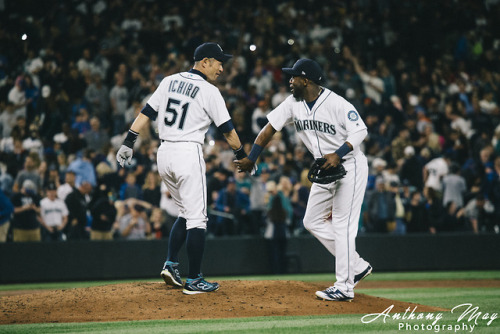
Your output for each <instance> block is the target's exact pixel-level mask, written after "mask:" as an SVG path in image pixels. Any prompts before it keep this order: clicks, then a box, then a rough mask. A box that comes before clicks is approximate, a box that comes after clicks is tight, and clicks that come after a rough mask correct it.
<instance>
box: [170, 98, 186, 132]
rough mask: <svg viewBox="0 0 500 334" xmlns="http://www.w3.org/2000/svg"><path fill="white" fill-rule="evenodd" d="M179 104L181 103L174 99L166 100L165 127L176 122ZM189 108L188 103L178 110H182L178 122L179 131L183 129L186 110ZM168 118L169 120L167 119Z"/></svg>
mask: <svg viewBox="0 0 500 334" xmlns="http://www.w3.org/2000/svg"><path fill="white" fill-rule="evenodd" d="M180 104H181V101H179V100H176V99H168V102H167V110H166V112H167V114H166V116H165V125H166V126H173V125H174V124H175V122H176V121H177V116H178V115H179V111H178V110H179V106H180ZM188 108H189V102H187V103H184V104H183V105H182V107H180V109H182V114H181V119H180V121H179V126H178V128H179V130H182V128H183V127H184V121H185V120H186V114H187V110H188ZM169 118H170V119H169Z"/></svg>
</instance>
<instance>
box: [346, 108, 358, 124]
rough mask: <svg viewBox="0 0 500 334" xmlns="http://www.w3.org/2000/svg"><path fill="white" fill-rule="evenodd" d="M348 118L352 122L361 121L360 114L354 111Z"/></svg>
mask: <svg viewBox="0 0 500 334" xmlns="http://www.w3.org/2000/svg"><path fill="white" fill-rule="evenodd" d="M347 118H349V120H350V121H353V122H355V121H357V120H358V119H359V116H358V113H357V112H356V111H354V110H351V111H349V112H348V113H347Z"/></svg>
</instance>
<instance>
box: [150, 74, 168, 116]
mask: <svg viewBox="0 0 500 334" xmlns="http://www.w3.org/2000/svg"><path fill="white" fill-rule="evenodd" d="M166 82H167V78H165V79H163V80H162V81H161V83H160V85H159V86H158V87H156V90H155V92H154V93H153V95H151V97H150V98H149V99H148V102H147V103H148V104H149V105H150V106H151V108H153V110H154V111H156V112H158V109H160V104H161V101H162V99H163V96H164V95H163V91H164V87H165V85H166Z"/></svg>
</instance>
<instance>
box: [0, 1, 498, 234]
mask: <svg viewBox="0 0 500 334" xmlns="http://www.w3.org/2000/svg"><path fill="white" fill-rule="evenodd" d="M23 3H24V2H22V1H21V2H19V3H12V2H5V3H2V4H0V182H1V183H0V185H1V187H0V188H1V191H0V206H1V207H0V242H2V241H33V240H47V241H49V240H71V239H89V238H90V239H92V240H111V239H118V238H120V239H147V238H165V237H168V234H169V230H170V227H171V225H172V223H173V221H175V218H176V216H177V208H176V206H175V203H173V201H172V200H171V198H170V196H169V193H168V190H167V189H166V188H165V187H164V186H163V185H161V182H160V178H159V177H158V175H157V173H156V151H157V148H158V145H159V141H158V136H157V131H156V128H155V124H154V122H153V123H152V124H151V128H150V131H149V132H148V131H143V132H141V134H140V136H139V139H138V141H137V143H136V146H135V150H134V158H133V161H132V164H131V165H126V166H125V168H120V167H119V166H117V163H116V159H115V154H116V151H117V150H118V148H119V147H120V145H121V143H122V141H123V138H124V136H125V135H126V131H127V130H128V128H129V126H130V123H131V121H133V120H134V118H135V116H136V115H137V113H139V112H140V111H141V109H142V107H143V106H144V105H145V103H146V101H147V99H148V98H149V96H150V95H151V94H152V92H154V90H155V89H156V87H157V86H158V85H159V83H160V82H161V80H162V79H163V78H164V77H165V76H168V75H170V74H173V73H176V72H179V71H186V70H189V69H190V68H191V66H192V63H193V61H192V55H193V51H194V49H195V48H196V47H197V46H198V45H200V44H201V43H203V42H206V41H216V42H218V43H219V44H220V45H221V46H222V47H223V48H224V51H225V52H226V53H231V54H233V55H234V57H233V58H232V59H231V60H230V61H228V62H227V63H225V64H224V73H223V75H221V77H220V78H219V80H218V82H217V83H215V84H216V85H217V86H218V87H219V88H220V90H221V92H222V94H223V97H224V99H225V101H226V103H227V107H228V110H229V112H230V114H231V116H232V119H233V122H234V124H235V128H236V130H237V132H238V134H239V136H240V138H241V139H242V142H244V143H245V147H246V150H247V152H248V151H249V149H250V147H251V144H252V143H253V140H254V138H255V137H256V135H257V134H258V132H259V131H260V129H261V128H262V127H263V125H265V124H266V122H267V119H266V114H267V113H268V112H269V111H270V110H272V109H273V108H274V107H276V106H277V105H279V103H280V102H281V101H283V100H284V99H285V98H286V97H287V96H288V95H289V94H290V93H289V87H288V80H289V77H287V76H286V75H284V74H283V73H282V72H281V68H282V67H290V66H291V65H293V63H294V62H295V61H296V60H297V59H299V58H311V59H314V60H316V61H317V62H318V63H320V65H321V66H322V68H323V69H324V72H325V80H324V82H323V85H324V86H325V87H328V88H330V89H332V90H333V91H334V92H336V93H337V94H340V95H342V96H344V97H346V99H347V100H349V101H350V102H351V103H352V104H353V105H354V106H355V107H356V108H357V110H358V111H359V112H360V114H361V116H362V118H363V119H364V121H365V123H366V125H367V127H368V137H367V138H366V140H365V142H364V143H363V144H362V145H363V150H364V152H365V153H366V155H367V157H368V158H369V164H370V176H369V181H368V188H367V192H366V198H365V201H364V205H363V211H362V219H361V220H360V233H394V234H405V233H416V232H420V233H446V232H463V233H471V234H472V233H499V224H500V109H499V103H498V102H499V98H500V21H499V20H498V17H500V1H497V0H484V1H472V0H461V1H391V0H385V1H384V0H379V1H370V0H357V1H329V2H322V1H279V0H275V1H255V2H254V1H248V2H243V1H240V2H234V1H230V0H222V1H208V2H207V1H193V2H191V1H185V2H175V3H171V2H169V1H164V2H163V1H132V0H110V1H104V0H87V1H84V0H81V1H78V0H76V1H71V2H67V1H57V0H49V1H40V2H38V3H32V5H31V6H23ZM204 152H205V156H206V163H207V187H208V195H209V196H208V204H209V207H210V210H209V222H208V231H207V233H208V234H209V236H213V237H218V236H223V235H224V236H226V235H242V234H245V235H261V236H264V235H265V231H266V227H267V225H268V224H271V222H270V220H269V219H267V211H268V210H269V207H270V206H269V203H271V200H272V198H273V197H274V196H280V198H281V202H282V204H283V206H284V208H285V209H286V211H287V213H288V217H287V224H288V231H287V232H289V234H290V235H302V234H307V233H308V232H307V231H305V230H304V228H303V224H302V218H303V216H304V212H305V206H306V203H307V198H308V192H309V188H310V183H309V181H308V180H307V177H306V175H307V171H308V169H309V166H310V164H311V162H312V157H311V156H310V154H309V153H308V152H307V150H306V149H305V147H304V146H303V145H302V143H300V141H299V140H298V138H297V137H296V136H295V131H294V129H293V125H291V126H290V127H289V128H285V129H284V130H283V131H282V132H281V133H280V134H279V135H276V136H275V137H274V138H273V140H272V142H271V143H270V144H269V146H268V147H267V148H266V149H265V152H264V153H263V155H262V156H261V159H260V161H259V163H258V166H259V172H258V175H256V176H255V177H252V176H250V175H247V174H242V173H238V172H237V171H236V169H235V166H234V165H233V163H232V160H233V153H232V150H231V149H230V148H229V146H228V145H227V143H226V142H225V141H224V139H223V136H222V134H221V133H219V132H218V131H217V129H216V128H215V127H211V128H210V129H209V132H208V134H207V140H206V144H205V145H204ZM131 222H133V224H131ZM132 225H133V226H132ZM130 226H132V227H130Z"/></svg>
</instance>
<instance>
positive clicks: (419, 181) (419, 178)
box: [399, 146, 424, 190]
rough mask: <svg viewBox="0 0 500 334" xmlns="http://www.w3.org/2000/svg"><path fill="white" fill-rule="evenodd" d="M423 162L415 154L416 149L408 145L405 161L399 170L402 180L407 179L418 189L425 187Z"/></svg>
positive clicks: (405, 151)
mask: <svg viewBox="0 0 500 334" xmlns="http://www.w3.org/2000/svg"><path fill="white" fill-rule="evenodd" d="M422 169H423V166H422V163H421V162H420V160H419V159H418V158H417V157H416V156H415V149H414V148H413V146H406V147H405V149H404V161H403V164H402V166H401V169H400V172H399V178H400V179H401V180H407V181H408V183H409V184H410V185H412V186H414V187H416V188H417V189H418V190H422V188H423V187H424V180H423V175H422V174H423V173H422Z"/></svg>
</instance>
